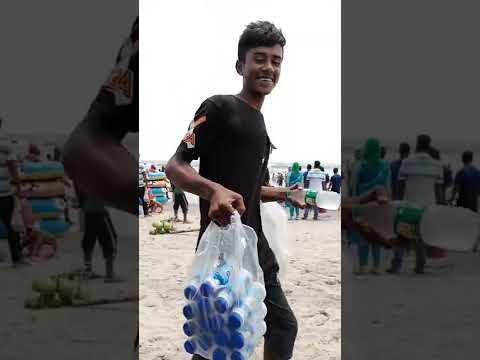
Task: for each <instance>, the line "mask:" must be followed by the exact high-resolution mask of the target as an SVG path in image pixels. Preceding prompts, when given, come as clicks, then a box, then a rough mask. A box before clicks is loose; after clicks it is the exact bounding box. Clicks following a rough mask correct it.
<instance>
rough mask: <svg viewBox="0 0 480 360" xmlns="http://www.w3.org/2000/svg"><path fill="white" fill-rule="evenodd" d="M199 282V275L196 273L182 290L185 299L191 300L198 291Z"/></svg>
mask: <svg viewBox="0 0 480 360" xmlns="http://www.w3.org/2000/svg"><path fill="white" fill-rule="evenodd" d="M200 284H201V280H200V276H199V275H197V276H195V277H194V278H193V279H192V280H191V281H190V283H189V284H188V285H187V287H186V288H185V289H184V290H183V295H184V296H185V299H187V300H193V299H194V297H195V295H196V294H197V293H198V291H199V288H200Z"/></svg>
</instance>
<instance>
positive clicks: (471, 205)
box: [449, 151, 480, 212]
mask: <svg viewBox="0 0 480 360" xmlns="http://www.w3.org/2000/svg"><path fill="white" fill-rule="evenodd" d="M462 162H463V168H462V169H460V170H459V171H458V172H457V174H456V175H455V185H454V188H453V190H452V195H451V197H450V200H449V203H450V204H452V205H453V203H454V201H455V199H456V200H457V201H456V206H461V207H464V208H467V209H470V210H472V211H475V212H477V211H478V196H479V194H480V171H479V170H478V169H477V168H476V167H475V166H473V165H472V163H473V153H472V152H471V151H465V152H463V154H462ZM457 196H458V198H457Z"/></svg>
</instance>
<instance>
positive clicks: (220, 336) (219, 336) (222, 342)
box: [215, 330, 229, 346]
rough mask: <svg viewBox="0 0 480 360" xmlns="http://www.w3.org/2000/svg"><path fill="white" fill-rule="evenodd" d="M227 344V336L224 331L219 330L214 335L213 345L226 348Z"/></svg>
mask: <svg viewBox="0 0 480 360" xmlns="http://www.w3.org/2000/svg"><path fill="white" fill-rule="evenodd" d="M228 342H229V336H228V333H227V331H226V330H221V331H219V332H217V333H216V334H215V344H217V345H218V346H227V345H228Z"/></svg>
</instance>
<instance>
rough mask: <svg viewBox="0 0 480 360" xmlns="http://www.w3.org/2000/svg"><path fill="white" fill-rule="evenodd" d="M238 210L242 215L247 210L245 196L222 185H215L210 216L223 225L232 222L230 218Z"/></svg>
mask: <svg viewBox="0 0 480 360" xmlns="http://www.w3.org/2000/svg"><path fill="white" fill-rule="evenodd" d="M235 210H237V211H238V213H239V214H240V215H242V214H243V213H244V212H245V210H246V209H245V204H244V202H243V197H242V195H240V194H237V193H236V192H233V191H231V190H228V189H226V188H224V187H223V186H221V185H218V186H216V187H215V190H214V191H213V193H212V196H211V198H210V209H209V211H208V217H209V218H210V219H212V220H213V221H215V222H216V223H218V224H219V225H221V226H226V225H228V224H230V219H231V217H232V215H233V213H234V211H235Z"/></svg>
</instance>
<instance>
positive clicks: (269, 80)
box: [257, 76, 273, 84]
mask: <svg viewBox="0 0 480 360" xmlns="http://www.w3.org/2000/svg"><path fill="white" fill-rule="evenodd" d="M257 80H260V81H265V82H270V83H272V84H273V77H271V76H259V77H257Z"/></svg>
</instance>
